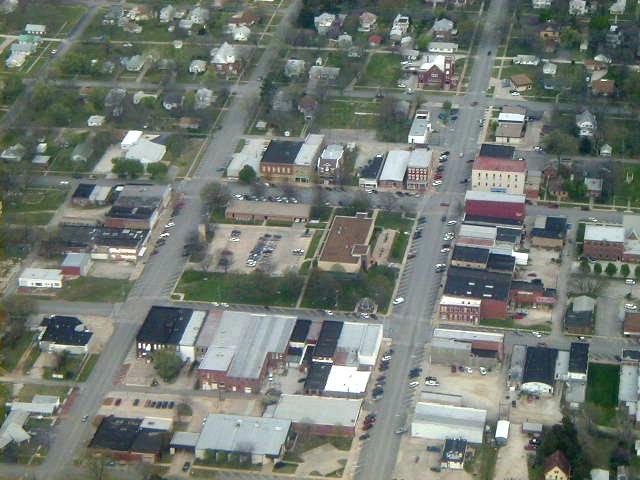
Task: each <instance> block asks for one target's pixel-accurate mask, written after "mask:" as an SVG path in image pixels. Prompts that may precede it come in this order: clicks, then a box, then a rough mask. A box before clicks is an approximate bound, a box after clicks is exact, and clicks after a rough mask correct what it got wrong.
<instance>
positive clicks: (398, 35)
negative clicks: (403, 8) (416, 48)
mask: <svg viewBox="0 0 640 480" xmlns="http://www.w3.org/2000/svg"><path fill="white" fill-rule="evenodd" d="M410 22H411V20H410V19H409V17H408V16H407V15H402V14H400V13H399V14H398V15H396V17H395V18H394V19H393V24H392V25H391V30H390V31H389V39H390V40H391V41H392V42H399V41H400V40H402V38H403V37H404V36H405V35H406V34H407V32H408V31H409V26H410Z"/></svg>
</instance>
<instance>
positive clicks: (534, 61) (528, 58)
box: [513, 55, 540, 67]
mask: <svg viewBox="0 0 640 480" xmlns="http://www.w3.org/2000/svg"><path fill="white" fill-rule="evenodd" d="M513 64H514V65H531V66H533V67H537V66H538V65H539V64H540V58H538V57H536V56H535V55H516V56H515V58H514V59H513Z"/></svg>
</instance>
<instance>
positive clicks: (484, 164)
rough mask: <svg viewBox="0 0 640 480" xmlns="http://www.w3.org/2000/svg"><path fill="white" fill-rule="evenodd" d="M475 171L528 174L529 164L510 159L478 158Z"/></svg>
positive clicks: (475, 162)
mask: <svg viewBox="0 0 640 480" xmlns="http://www.w3.org/2000/svg"><path fill="white" fill-rule="evenodd" d="M473 169H474V170H495V171H499V172H519V173H520V172H522V173H524V172H526V171H527V162H525V161H522V160H512V159H510V158H497V157H480V156H478V157H476V159H475V161H474V162H473Z"/></svg>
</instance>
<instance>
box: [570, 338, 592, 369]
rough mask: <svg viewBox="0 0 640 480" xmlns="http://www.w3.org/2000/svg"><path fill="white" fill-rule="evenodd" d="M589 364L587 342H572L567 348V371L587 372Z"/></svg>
mask: <svg viewBox="0 0 640 480" xmlns="http://www.w3.org/2000/svg"><path fill="white" fill-rule="evenodd" d="M588 365H589V344H588V343H585V342H572V343H571V348H570V349H569V373H584V374H586V373H587V367H588Z"/></svg>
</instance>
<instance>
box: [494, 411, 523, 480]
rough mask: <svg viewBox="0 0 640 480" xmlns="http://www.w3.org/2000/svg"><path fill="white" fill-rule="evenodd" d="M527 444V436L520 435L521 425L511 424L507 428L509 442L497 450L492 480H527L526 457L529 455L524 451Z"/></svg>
mask: <svg viewBox="0 0 640 480" xmlns="http://www.w3.org/2000/svg"><path fill="white" fill-rule="evenodd" d="M528 442H529V436H528V435H527V434H525V433H522V425H521V424H517V423H512V424H511V427H510V428H509V441H508V442H507V444H506V445H504V446H503V447H500V449H499V450H498V461H497V462H496V470H495V474H494V478H509V479H512V480H528V475H527V456H528V455H529V454H528V452H527V451H526V450H525V449H524V446H525V445H526V444H527V443H528Z"/></svg>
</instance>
